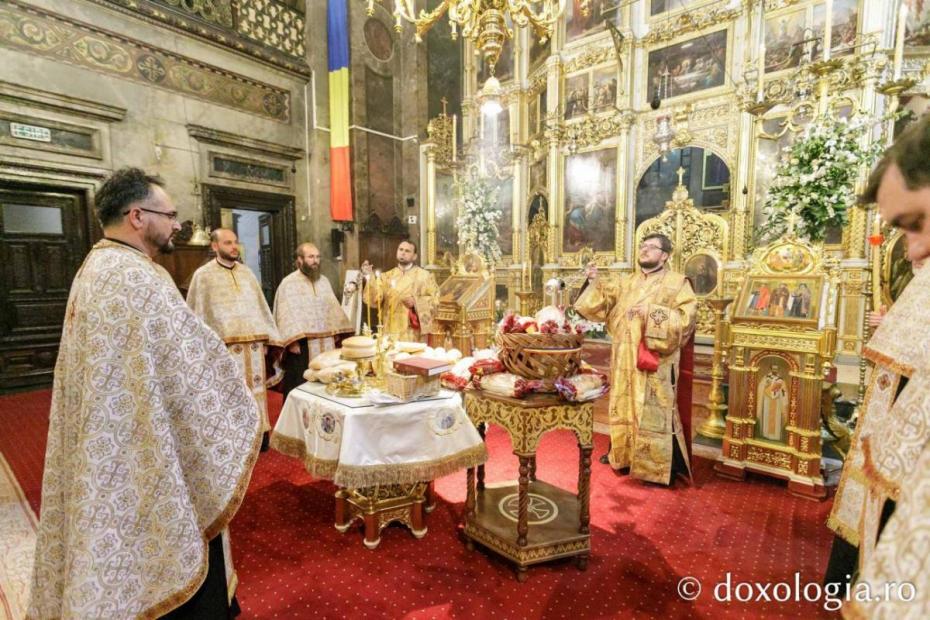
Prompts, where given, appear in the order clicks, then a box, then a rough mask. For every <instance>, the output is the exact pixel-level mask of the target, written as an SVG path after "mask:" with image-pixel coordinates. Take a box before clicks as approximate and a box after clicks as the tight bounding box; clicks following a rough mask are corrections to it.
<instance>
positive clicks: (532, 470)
mask: <svg viewBox="0 0 930 620" xmlns="http://www.w3.org/2000/svg"><path fill="white" fill-rule="evenodd" d="M530 480H532V481H533V482H536V455H535V454H534V455H533V456H531V457H530Z"/></svg>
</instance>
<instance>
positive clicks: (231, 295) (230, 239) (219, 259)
mask: <svg viewBox="0 0 930 620" xmlns="http://www.w3.org/2000/svg"><path fill="white" fill-rule="evenodd" d="M210 240H211V246H212V248H213V253H214V254H215V255H216V258H215V259H214V260H211V261H210V262H208V263H207V264H206V265H204V266H202V267H200V268H199V269H198V270H197V271H195V272H194V275H193V276H192V277H191V283H190V288H189V289H188V291H187V305H189V306H190V307H191V310H193V311H194V313H195V314H196V315H197V316H199V317H200V318H202V319H203V321H204V323H206V324H207V325H209V326H210V327H211V328H212V329H213V331H215V332H216V333H217V334H218V335H219V337H220V338H222V339H223V342H225V343H226V347H227V348H228V349H229V352H230V353H231V354H232V356H233V359H235V360H236V364H237V365H238V366H239V371H240V373H241V374H242V377H243V378H244V379H245V384H246V385H247V386H249V390H250V391H251V392H252V395H253V396H254V397H255V401H256V402H257V403H258V408H259V410H260V411H261V416H262V433H263V434H264V439H263V440H262V450H267V449H268V432H269V431H270V430H271V424H269V422H268V392H267V390H266V383H268V384H270V385H273V384H275V383H277V382H278V381H280V379H281V378H280V376H277V375H276V376H274V377H272V378H271V381H268V378H267V373H266V367H265V353H266V349H267V347H268V346H280V342H279V338H278V328H277V327H276V326H275V323H274V317H272V316H271V309H270V308H268V302H267V301H265V295H264V293H263V292H262V287H261V285H260V284H259V283H258V280H257V279H256V278H255V275H254V274H253V273H252V270H251V269H249V268H248V267H246V266H245V265H243V264H242V263H240V262H239V239H238V237H237V236H236V233H235V232H233V231H232V230H229V229H228V228H217V229H216V230H214V231H213V232H212V233H210Z"/></svg>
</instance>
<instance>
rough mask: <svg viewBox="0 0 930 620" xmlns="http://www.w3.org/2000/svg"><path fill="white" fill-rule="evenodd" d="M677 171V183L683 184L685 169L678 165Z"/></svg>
mask: <svg viewBox="0 0 930 620" xmlns="http://www.w3.org/2000/svg"><path fill="white" fill-rule="evenodd" d="M677 172H678V184H679V185H684V184H685V183H684V178H685V169H684V168H683V167H682V166H678V170H677Z"/></svg>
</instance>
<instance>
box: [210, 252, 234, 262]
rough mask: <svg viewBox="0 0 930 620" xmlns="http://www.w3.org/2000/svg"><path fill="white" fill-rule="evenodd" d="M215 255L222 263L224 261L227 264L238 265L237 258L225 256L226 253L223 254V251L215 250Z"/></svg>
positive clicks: (229, 255) (230, 255)
mask: <svg viewBox="0 0 930 620" xmlns="http://www.w3.org/2000/svg"><path fill="white" fill-rule="evenodd" d="M216 255H217V256H219V257H220V258H221V259H223V260H224V261H226V262H228V263H238V262H239V257H238V256H233V255H232V254H227V253H226V252H224V251H223V250H217V251H216Z"/></svg>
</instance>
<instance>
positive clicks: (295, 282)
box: [274, 270, 353, 370]
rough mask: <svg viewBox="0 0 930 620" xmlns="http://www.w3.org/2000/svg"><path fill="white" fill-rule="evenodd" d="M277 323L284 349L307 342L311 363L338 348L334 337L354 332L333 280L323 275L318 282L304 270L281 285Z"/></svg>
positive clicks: (290, 276) (275, 297)
mask: <svg viewBox="0 0 930 620" xmlns="http://www.w3.org/2000/svg"><path fill="white" fill-rule="evenodd" d="M274 319H275V323H276V324H277V326H278V334H279V336H280V338H281V345H282V346H284V347H287V346H289V345H291V344H292V343H294V342H297V341H298V340H301V339H303V338H306V339H307V347H308V349H309V353H310V359H313V358H314V357H316V356H317V355H319V354H320V353H323V352H324V351H331V350H333V349H334V348H336V343H335V338H334V336H336V335H338V334H350V333H352V332H353V329H352V325H351V324H350V323H349V319H348V317H346V313H345V312H344V311H343V310H342V306H340V305H339V301H338V300H337V299H336V295H335V293H333V287H332V286H331V285H330V283H329V279H328V278H327V277H326V276H324V275H321V276H320V277H319V279H317V280H316V281H315V282H314V281H313V280H311V279H310V278H309V277H307V276H305V275H304V274H303V273H302V272H301V271H300V270H297V271H294V272H292V273H290V274H288V275H287V276H286V277H285V278H284V279H283V280H281V284H280V285H278V290H277V292H276V293H275V296H274ZM304 370H306V369H304Z"/></svg>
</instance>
